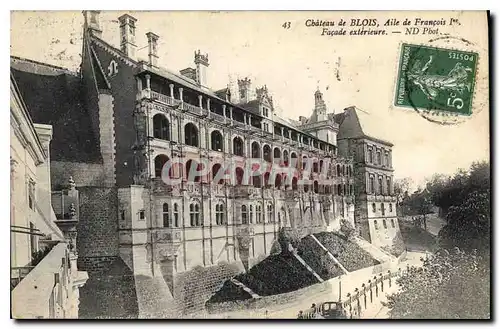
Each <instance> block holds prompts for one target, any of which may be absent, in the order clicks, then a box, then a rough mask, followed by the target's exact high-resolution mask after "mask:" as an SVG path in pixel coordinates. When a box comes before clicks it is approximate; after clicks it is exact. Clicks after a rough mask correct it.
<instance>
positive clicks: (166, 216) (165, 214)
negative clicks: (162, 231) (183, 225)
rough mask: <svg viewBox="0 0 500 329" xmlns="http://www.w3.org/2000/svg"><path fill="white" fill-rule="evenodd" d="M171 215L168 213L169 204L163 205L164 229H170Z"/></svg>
mask: <svg viewBox="0 0 500 329" xmlns="http://www.w3.org/2000/svg"><path fill="white" fill-rule="evenodd" d="M170 226H171V225H170V213H169V211H168V203H164V204H163V227H170Z"/></svg>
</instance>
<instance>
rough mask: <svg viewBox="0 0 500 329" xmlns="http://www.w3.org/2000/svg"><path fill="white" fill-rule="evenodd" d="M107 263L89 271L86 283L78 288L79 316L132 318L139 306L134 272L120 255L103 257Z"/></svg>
mask: <svg viewBox="0 0 500 329" xmlns="http://www.w3.org/2000/svg"><path fill="white" fill-rule="evenodd" d="M96 258H97V257H96ZM96 258H94V260H95V259H96ZM95 263H96V264H103V263H105V264H106V265H107V268H104V267H101V269H100V270H99V271H96V272H89V279H88V280H87V283H86V284H85V285H84V286H83V287H82V288H80V309H79V314H78V317H79V318H80V319H135V318H138V314H139V309H138V302H137V293H136V288H135V283H134V281H135V278H134V274H133V273H132V271H131V270H130V268H128V266H127V265H126V264H125V263H124V262H123V261H122V260H121V259H120V258H119V257H114V259H111V257H109V258H107V259H102V260H101V261H100V262H98V261H96V262H95Z"/></svg>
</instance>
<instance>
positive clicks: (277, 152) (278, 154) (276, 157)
mask: <svg viewBox="0 0 500 329" xmlns="http://www.w3.org/2000/svg"><path fill="white" fill-rule="evenodd" d="M273 153H274V154H273V156H274V163H280V162H281V150H280V149H279V148H277V147H275V148H274V152H273Z"/></svg>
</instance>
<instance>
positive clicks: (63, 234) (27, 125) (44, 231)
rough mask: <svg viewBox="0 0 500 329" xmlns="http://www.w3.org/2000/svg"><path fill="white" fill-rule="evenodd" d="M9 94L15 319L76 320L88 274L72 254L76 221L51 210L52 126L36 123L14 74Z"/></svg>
mask: <svg viewBox="0 0 500 329" xmlns="http://www.w3.org/2000/svg"><path fill="white" fill-rule="evenodd" d="M10 94H11V101H10V118H11V124H10V136H11V146H10V168H11V171H10V185H11V189H10V194H11V215H10V222H11V290H12V293H11V301H12V317H14V318H18V319H29V318H31V319H32V318H76V317H78V289H79V287H80V286H82V285H83V284H85V281H86V279H87V274H86V272H81V271H78V269H77V266H76V259H77V256H76V254H75V252H74V251H73V250H72V245H74V242H72V239H73V240H74V239H75V238H76V236H75V235H74V234H73V235H72V234H71V233H70V232H69V231H70V230H71V226H74V223H76V221H77V218H76V217H75V216H74V218H72V220H69V221H67V222H68V223H70V222H73V225H64V224H66V223H63V225H61V224H60V222H62V220H58V219H57V217H56V215H55V213H54V210H53V209H52V201H51V200H52V197H53V195H52V191H51V188H50V166H49V164H50V161H49V159H50V155H49V144H50V141H51V138H52V127H51V126H50V125H41V124H34V123H33V122H32V120H31V117H30V115H29V112H28V110H27V108H26V106H25V104H24V101H23V100H22V98H21V96H20V94H19V90H18V88H17V85H16V82H15V80H14V79H13V78H12V76H11V84H10ZM68 195H69V196H70V197H71V196H72V195H73V196H76V197H77V196H78V192H77V191H76V190H74V189H72V190H70V191H68ZM70 207H71V204H68V208H70ZM62 219H63V220H64V217H63V218H62ZM59 226H60V227H59ZM61 228H62V229H61Z"/></svg>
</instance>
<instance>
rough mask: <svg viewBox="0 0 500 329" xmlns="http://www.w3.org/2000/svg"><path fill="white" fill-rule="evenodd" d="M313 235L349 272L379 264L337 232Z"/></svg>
mask: <svg viewBox="0 0 500 329" xmlns="http://www.w3.org/2000/svg"><path fill="white" fill-rule="evenodd" d="M314 236H315V237H316V238H317V239H318V241H319V242H321V244H323V246H325V248H326V249H328V251H330V252H331V253H332V255H333V256H335V258H337V260H338V261H339V262H340V263H341V264H342V265H343V266H344V267H345V268H346V269H347V270H348V271H349V272H352V271H356V270H359V269H362V268H365V267H370V266H374V265H377V264H380V262H379V261H377V260H376V259H374V258H373V257H372V256H371V255H370V254H369V253H368V252H366V251H364V250H363V249H362V248H361V247H359V246H358V245H357V244H356V243H355V242H352V241H349V240H348V239H346V238H345V237H344V236H342V235H340V234H338V233H335V232H321V233H316V234H314ZM309 266H311V265H309Z"/></svg>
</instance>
